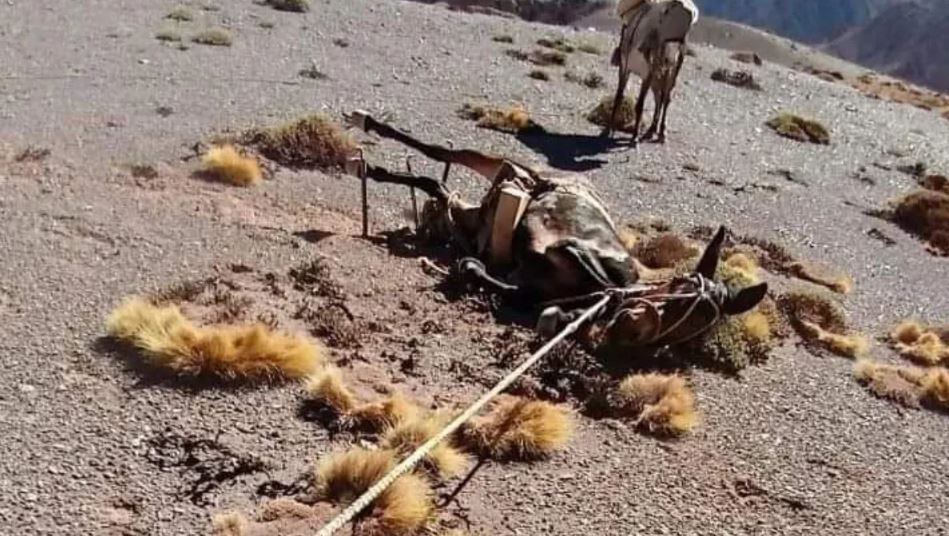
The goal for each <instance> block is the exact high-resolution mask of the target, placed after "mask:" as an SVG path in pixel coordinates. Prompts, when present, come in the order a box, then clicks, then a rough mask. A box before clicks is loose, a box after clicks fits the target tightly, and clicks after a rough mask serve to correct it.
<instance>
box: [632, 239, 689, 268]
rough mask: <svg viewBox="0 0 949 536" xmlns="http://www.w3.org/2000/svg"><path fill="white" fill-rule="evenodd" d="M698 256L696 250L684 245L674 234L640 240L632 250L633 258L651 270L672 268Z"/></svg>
mask: <svg viewBox="0 0 949 536" xmlns="http://www.w3.org/2000/svg"><path fill="white" fill-rule="evenodd" d="M698 254H699V250H698V248H696V247H695V246H692V245H690V244H686V242H685V240H684V239H683V238H682V237H681V236H679V235H678V234H676V233H662V234H659V235H656V236H654V237H651V238H647V239H645V240H640V241H639V242H638V243H637V244H636V246H635V247H634V248H633V256H634V257H636V258H637V259H638V260H639V262H641V263H643V264H644V265H645V266H646V267H647V268H652V269H663V268H674V267H675V266H677V265H679V264H680V263H682V262H683V261H687V260H689V259H692V258H694V257H696V256H697V255H698Z"/></svg>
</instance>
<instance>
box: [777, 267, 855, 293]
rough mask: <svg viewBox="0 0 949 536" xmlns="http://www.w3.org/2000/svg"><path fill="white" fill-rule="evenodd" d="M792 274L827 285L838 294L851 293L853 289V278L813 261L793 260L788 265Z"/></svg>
mask: <svg viewBox="0 0 949 536" xmlns="http://www.w3.org/2000/svg"><path fill="white" fill-rule="evenodd" d="M786 268H787V270H788V271H789V272H790V274H791V275H793V276H794V277H797V278H799V279H803V280H805V281H810V282H811V283H814V284H817V285H821V286H823V287H827V288H828V289H830V290H833V291H834V292H836V293H838V294H849V293H850V292H851V291H852V290H853V279H852V278H851V277H850V276H848V275H847V274H841V273H834V272H833V271H832V270H830V269H828V268H826V267H824V266H820V265H818V264H815V263H811V262H802V261H798V262H793V263H790V264H788V265H787V267H786Z"/></svg>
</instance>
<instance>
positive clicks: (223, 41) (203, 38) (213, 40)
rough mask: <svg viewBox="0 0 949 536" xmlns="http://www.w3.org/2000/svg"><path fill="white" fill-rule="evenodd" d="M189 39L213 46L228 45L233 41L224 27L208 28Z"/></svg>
mask: <svg viewBox="0 0 949 536" xmlns="http://www.w3.org/2000/svg"><path fill="white" fill-rule="evenodd" d="M191 40H192V41H194V42H195V43H198V44H199V45H210V46H215V47H229V46H231V45H232V44H233V43H234V40H233V38H232V37H231V33H230V32H228V31H227V30H225V29H224V28H208V29H207V30H204V31H203V32H201V33H199V34H197V35H195V36H194V37H192V38H191Z"/></svg>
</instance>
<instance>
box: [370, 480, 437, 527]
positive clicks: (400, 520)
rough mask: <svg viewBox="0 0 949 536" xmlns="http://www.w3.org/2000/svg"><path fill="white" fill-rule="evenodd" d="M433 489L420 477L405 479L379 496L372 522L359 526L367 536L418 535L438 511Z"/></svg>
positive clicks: (394, 483)
mask: <svg viewBox="0 0 949 536" xmlns="http://www.w3.org/2000/svg"><path fill="white" fill-rule="evenodd" d="M433 495H434V494H433V493H432V488H431V486H430V485H429V484H428V482H427V481H426V480H425V479H424V478H422V477H421V476H419V475H414V474H410V475H403V476H400V477H399V478H397V479H396V480H395V482H393V483H392V485H390V486H389V487H388V488H386V490H385V491H384V492H383V493H382V495H381V496H379V499H377V500H376V502H375V507H374V508H373V510H372V513H371V514H370V517H369V519H367V520H365V521H363V522H361V523H360V525H359V532H358V533H359V534H362V535H365V536H409V535H411V534H418V533H419V531H421V530H422V529H423V528H424V527H425V525H426V524H427V523H428V522H429V521H431V519H432V515H433V513H434V511H435V505H434V502H433V499H432V498H433Z"/></svg>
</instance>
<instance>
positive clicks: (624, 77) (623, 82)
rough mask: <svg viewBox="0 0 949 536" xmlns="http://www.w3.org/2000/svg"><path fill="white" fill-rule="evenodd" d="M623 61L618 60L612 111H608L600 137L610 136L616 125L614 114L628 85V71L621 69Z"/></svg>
mask: <svg viewBox="0 0 949 536" xmlns="http://www.w3.org/2000/svg"><path fill="white" fill-rule="evenodd" d="M622 63H623V60H622V59H621V60H620V64H621V65H620V68H619V69H618V71H619V79H618V80H617V83H616V95H615V96H614V97H613V109H612V111H610V119H609V122H608V123H607V124H606V126H605V127H603V132H602V133H601V135H602V136H610V135H612V134H613V125H615V124H616V113H617V112H618V111H619V107H620V105H621V104H622V102H623V95H624V93H625V92H626V86H627V85H628V84H629V71H627V70H626V69H624V68H623V65H622Z"/></svg>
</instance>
